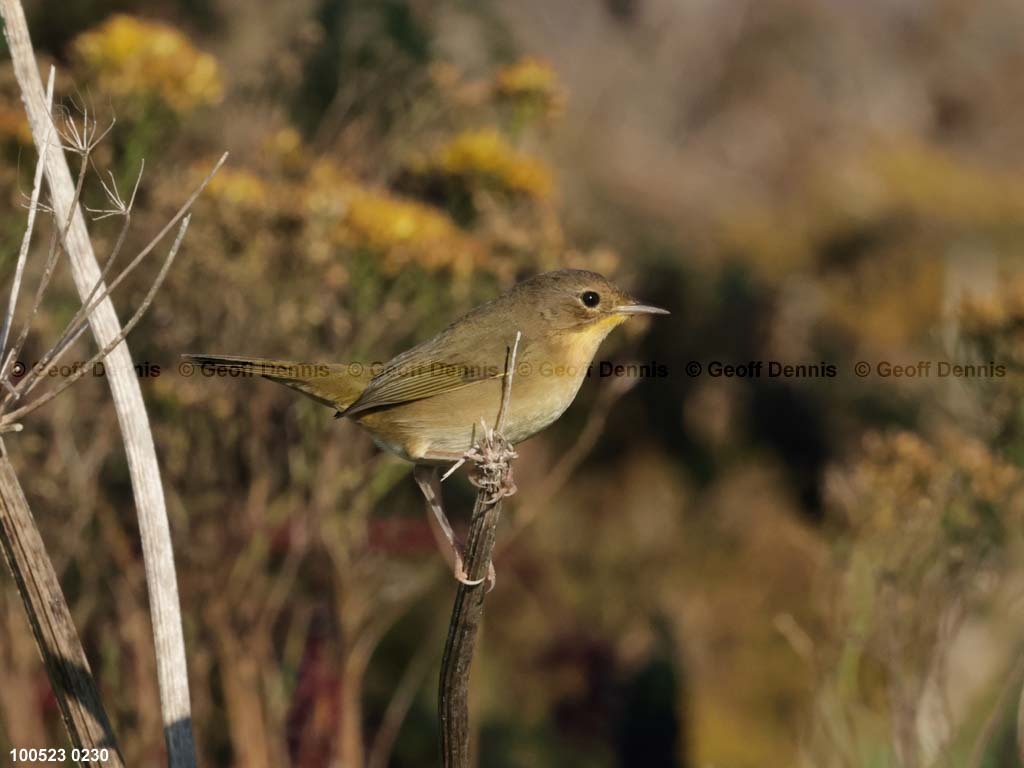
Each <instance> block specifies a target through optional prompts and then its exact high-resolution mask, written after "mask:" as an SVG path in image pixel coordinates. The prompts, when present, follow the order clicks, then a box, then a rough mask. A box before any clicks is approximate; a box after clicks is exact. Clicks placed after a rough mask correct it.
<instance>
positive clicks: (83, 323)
mask: <svg viewBox="0 0 1024 768" xmlns="http://www.w3.org/2000/svg"><path fill="white" fill-rule="evenodd" d="M227 157H228V153H227V152H225V153H224V154H223V155H221V157H220V159H219V160H218V161H217V163H216V164H215V165H214V167H213V169H212V170H211V171H210V172H209V173H208V174H207V175H206V178H205V179H203V181H202V183H200V185H199V186H198V187H196V189H195V190H193V192H192V194H191V195H190V196H189V198H188V200H186V201H185V203H184V204H183V205H182V206H181V207H180V208H179V209H178V211H177V212H176V213H175V214H174V216H173V217H171V220H170V221H169V222H168V223H167V224H166V225H165V226H164V228H163V229H161V230H160V232H158V233H157V235H156V236H155V237H154V238H153V239H152V240H150V242H149V243H148V244H147V245H146V247H145V248H143V249H142V250H141V251H139V253H138V254H136V256H135V258H134V259H132V260H131V261H130V262H129V263H128V265H127V266H125V268H124V269H123V270H121V272H120V273H118V275H117V277H115V278H114V279H113V280H112V281H111V282H110V284H109V285H107V286H106V288H105V290H103V291H102V292H101V294H100V295H99V296H96V297H95V298H94V299H93V300H92V301H91V302H89V301H88V299H87V300H86V301H83V303H82V307H81V308H80V309H79V310H78V311H77V312H76V313H75V315H74V317H72V319H71V321H70V322H69V323H68V326H67V328H66V329H65V331H64V332H63V333H62V334H61V339H60V341H59V342H58V343H57V345H56V346H55V347H54V350H56V351H54V352H53V353H52V354H51V355H49V356H46V357H44V359H43V360H42V361H40V364H39V365H38V366H35V367H34V368H33V370H32V373H31V376H26V377H25V378H24V379H22V380H21V381H20V382H18V384H17V386H16V387H15V391H16V393H17V394H18V395H24V394H27V392H29V391H31V390H32V389H33V388H34V387H35V385H36V384H37V383H38V382H39V381H41V380H42V379H43V378H45V377H46V376H47V374H48V373H49V371H50V369H51V368H52V367H53V365H56V363H57V362H59V360H60V358H61V356H63V354H64V352H65V351H66V350H67V348H68V347H70V346H71V344H73V343H74V342H75V340H77V339H78V337H79V336H81V335H82V333H83V332H84V331H85V329H86V327H88V320H89V316H90V315H91V314H92V312H93V311H94V310H95V309H96V307H98V306H99V305H100V304H101V303H103V302H104V301H106V300H107V297H108V296H109V295H110V294H111V293H112V292H113V291H114V289H115V288H117V287H118V286H119V285H120V284H121V283H122V282H123V281H124V279H125V278H126V277H128V275H130V274H131V273H132V272H133V271H134V270H135V268H136V267H137V266H138V265H139V264H140V263H142V260H143V259H145V258H146V256H148V255H149V254H150V253H152V251H153V249H154V248H155V247H156V246H157V245H158V244H159V243H160V241H161V240H163V238H164V237H165V236H166V235H167V233H168V232H170V231H171V228H172V227H173V226H174V225H175V224H176V223H178V222H179V221H180V220H181V218H182V217H183V216H184V215H185V214H186V213H187V212H188V211H189V210H190V209H191V207H192V205H193V204H194V203H195V201H196V199H198V197H199V195H200V194H201V193H202V191H203V190H204V189H206V186H207V185H208V184H209V183H210V181H211V180H212V179H213V177H214V175H215V174H216V173H217V171H218V170H220V167H221V166H222V165H224V161H225V160H227ZM132 197H133V200H134V194H133V196H132ZM114 255H116V252H115V253H114V254H111V258H110V259H108V261H107V264H106V265H105V266H104V270H103V272H102V273H101V274H100V278H99V279H98V280H97V281H96V284H95V285H94V286H93V289H92V290H91V291H90V292H89V296H92V295H93V294H94V293H95V291H96V288H98V287H99V286H102V285H103V276H104V275H105V274H106V272H107V270H108V269H109V268H110V265H111V264H112V263H113V256H114ZM76 323H77V326H76V325H75V324H76ZM0 412H2V408H0Z"/></svg>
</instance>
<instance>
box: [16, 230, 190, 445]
mask: <svg viewBox="0 0 1024 768" xmlns="http://www.w3.org/2000/svg"><path fill="white" fill-rule="evenodd" d="M190 220H191V217H189V216H186V217H185V219H184V220H183V221H182V222H181V226H180V227H179V228H178V236H177V237H176V238H175V239H174V244H173V245H172V246H171V250H170V252H169V253H168V254H167V258H166V259H165V260H164V264H163V266H162V267H161V268H160V272H159V273H158V274H157V276H156V279H155V280H153V283H152V285H150V287H149V290H148V291H147V292H146V297H145V298H144V299H143V300H142V303H141V304H140V305H139V308H138V309H136V310H135V314H134V315H132V317H131V319H130V320H129V321H128V322H127V323H125V326H124V328H123V329H122V330H121V332H120V333H119V334H118V335H117V337H116V338H114V339H113V340H111V342H110V343H109V344H107V346H105V347H104V348H103V349H101V350H100V351H99V352H97V353H96V354H95V355H93V356H92V357H91V358H89V360H88V362H86V363H85V365H83V366H82V367H81V368H79V369H77V370H76V371H75V372H74V373H73V374H71V375H70V376H68V377H67V378H65V379H64V381H62V382H61V383H60V384H58V385H57V386H56V387H54V388H53V389H52V390H50V391H49V392H47V393H46V394H44V395H40V396H39V397H38V398H37V399H35V400H33V401H32V402H31V403H29V404H28V405H23V406H22V407H21V408H18V409H16V410H14V411H11V412H10V413H7V414H4V416H3V418H2V419H0V431H2V430H3V428H4V427H7V426H9V425H10V424H11V423H12V422H15V421H17V420H18V419H20V418H21V417H23V416H26V415H28V414H30V413H32V412H33V411H35V410H36V409H38V408H42V407H43V406H44V405H46V404H47V403H48V402H50V401H51V400H53V398H55V397H56V396H57V395H59V394H60V393H61V392H63V391H64V390H66V389H67V388H68V387H70V386H71V385H72V384H74V383H75V382H76V381H78V380H79V379H80V378H82V376H84V375H85V374H86V372H88V371H91V370H92V367H93V366H94V365H95V364H96V363H98V362H99V361H100V360H102V359H103V358H105V357H106V356H107V355H109V354H110V352H111V350H113V349H114V347H116V346H117V345H118V344H120V343H121V342H122V341H123V340H124V338H125V337H126V336H127V335H128V334H129V333H131V332H132V329H133V328H135V326H136V325H138V323H139V320H141V319H142V316H143V315H144V314H146V310H147V309H149V305H150V304H152V303H153V297H154V296H156V292H157V291H158V290H159V289H160V286H161V285H163V282H164V279H165V278H166V277H167V271H168V270H169V269H170V268H171V264H173V263H174V257H175V256H177V255H178V249H179V248H180V247H181V241H182V240H183V239H184V238H185V231H186V230H187V229H188V223H189V221H190Z"/></svg>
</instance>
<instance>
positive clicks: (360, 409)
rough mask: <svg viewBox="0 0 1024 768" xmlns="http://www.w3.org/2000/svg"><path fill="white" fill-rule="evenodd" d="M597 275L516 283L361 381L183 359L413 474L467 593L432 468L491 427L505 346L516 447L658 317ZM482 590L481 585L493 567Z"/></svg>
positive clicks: (230, 361)
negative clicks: (620, 342)
mask: <svg viewBox="0 0 1024 768" xmlns="http://www.w3.org/2000/svg"><path fill="white" fill-rule="evenodd" d="M667 314H669V312H668V310H665V309H661V308H660V307H655V306H651V305H648V304H643V303H641V302H639V301H637V300H636V299H634V298H633V297H632V296H631V295H630V294H628V293H627V292H626V291H624V290H622V289H621V288H618V287H617V286H616V285H615V284H614V283H612V282H611V281H610V280H608V279H607V278H606V277H604V276H603V275H600V274H598V273H597V272H590V271H586V270H579V269H562V270H557V271H552V272H544V273H541V274H538V275H536V276H534V277H531V278H529V279H526V280H524V281H522V282H520V283H518V284H516V285H515V286H514V287H512V288H511V289H510V290H508V291H506V292H505V293H503V294H501V295H500V296H498V297H496V298H494V299H492V300H490V301H488V302H486V303H484V304H481V305H480V306H478V307H476V308H475V309H473V310H471V311H469V312H468V313H466V314H465V315H463V316H462V317H460V318H458V319H457V320H455V321H454V322H452V323H451V324H450V325H448V326H447V327H446V328H445V329H444V330H442V331H441V332H440V333H438V334H437V335H435V336H434V337H433V338H430V339H428V340H426V341H424V342H422V343H421V344H418V345H417V346H414V347H412V348H411V349H409V350H407V351H405V352H403V353H401V354H399V355H398V356H396V357H394V358H392V359H391V360H390V361H388V362H387V363H386V364H385V365H384V366H383V368H382V369H381V370H379V372H377V373H373V371H372V370H371V367H370V366H365V365H362V364H359V363H300V362H294V361H287V360H274V359H266V358H256V357H243V356H237V355H212V354H186V355H183V356H182V357H183V358H185V359H186V360H188V361H191V362H192V363H193V364H195V365H198V366H201V367H203V370H204V372H207V371H209V372H218V371H220V372H230V373H233V374H238V373H245V374H252V375H257V374H258V375H260V376H263V377H264V378H266V379H269V380H271V381H274V382H276V383H278V384H283V385H284V386H286V387H290V388H291V389H293V390H296V391H298V392H300V393H302V394H303V395H306V396H307V397H310V398H312V399H313V400H316V401H317V402H319V403H322V404H324V405H326V406H329V407H331V408H333V409H335V411H336V413H335V416H336V417H337V418H346V419H349V420H351V421H354V422H355V423H356V424H358V425H359V426H360V427H362V428H363V429H364V430H366V431H367V432H368V433H369V435H370V437H371V438H372V439H373V441H374V443H376V445H377V446H378V447H379V448H381V449H383V450H386V451H390V452H391V453H393V454H395V455H396V456H398V457H400V458H402V459H404V460H405V461H408V462H410V463H412V464H413V476H414V478H415V480H416V483H417V485H418V486H419V488H420V491H421V493H422V494H423V496H424V498H425V500H426V503H427V508H428V520H429V521H430V522H431V526H432V530H433V531H434V533H435V535H436V536H437V537H438V542H439V544H440V545H441V551H442V554H444V556H445V559H446V560H447V562H448V564H449V566H450V567H451V569H452V571H453V573H454V575H455V578H456V579H458V580H459V581H460V582H462V583H464V584H470V585H475V584H479V583H480V582H481V581H482V580H470V579H469V578H468V576H467V573H466V570H465V567H464V565H463V560H462V555H461V551H460V545H459V543H458V541H457V540H456V537H455V534H454V532H453V530H452V527H451V524H450V523H449V521H448V517H447V515H446V513H445V511H444V504H443V501H442V495H441V477H440V475H439V469H440V468H442V467H453V466H455V465H457V464H459V463H461V462H462V461H463V460H464V457H465V456H466V454H467V452H469V451H470V449H471V448H473V445H474V442H475V439H476V435H477V430H478V428H479V425H480V423H481V420H483V421H484V422H485V423H488V424H493V423H494V422H495V419H496V417H497V414H498V412H499V410H500V408H501V405H502V399H503V380H504V378H505V376H506V375H507V371H506V368H507V362H508V359H509V354H510V350H511V349H512V346H513V344H515V345H516V354H515V367H514V368H513V369H512V371H511V374H512V381H513V382H514V384H513V386H512V387H511V391H510V392H509V399H508V404H507V410H506V412H505V421H504V429H503V437H504V438H505V439H506V440H507V441H508V442H509V443H510V444H511V445H518V444H519V443H521V442H523V441H524V440H526V439H527V438H530V437H532V436H533V435H535V434H537V433H538V432H540V431H541V430H543V429H545V428H546V427H548V426H550V425H551V424H552V423H553V422H554V421H555V420H557V419H558V418H559V417H560V416H561V415H562V414H563V413H564V412H565V410H566V409H567V408H568V407H569V406H570V405H571V404H572V402H573V400H574V399H575V397H576V394H577V392H579V389H580V386H581V385H582V384H583V381H584V379H585V378H586V376H587V373H588V370H589V369H590V366H591V363H592V362H593V359H594V356H595V355H596V353H597V350H598V347H599V346H600V344H601V342H602V341H604V339H605V338H606V337H607V336H608V334H609V333H611V331H612V330H614V329H615V328H616V327H617V326H619V325H621V324H622V323H623V322H625V321H626V320H628V319H629V318H631V317H636V316H640V315H667ZM487 580H488V581H489V582H490V585H491V586H492V587H493V583H494V572H493V566H492V568H491V570H490V571H489V575H488V577H487Z"/></svg>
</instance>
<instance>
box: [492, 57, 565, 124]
mask: <svg viewBox="0 0 1024 768" xmlns="http://www.w3.org/2000/svg"><path fill="white" fill-rule="evenodd" d="M494 92H495V94H496V95H497V96H498V98H499V99H503V100H507V101H514V102H521V103H525V104H528V105H536V106H540V107H542V108H544V110H545V111H547V112H548V113H549V114H550V113H555V112H558V111H560V110H561V108H562V105H563V103H564V94H563V92H562V88H561V86H560V85H559V82H558V76H557V75H556V74H555V70H553V69H552V68H551V65H549V64H548V63H547V62H545V61H542V60H540V59H536V58H533V57H531V56H527V57H525V58H523V59H520V60H519V61H517V62H516V63H515V64H510V65H509V66H507V67H502V68H501V69H500V70H498V74H497V76H496V77H495V79H494Z"/></svg>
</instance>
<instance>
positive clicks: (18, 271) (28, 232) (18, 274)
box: [0, 67, 56, 358]
mask: <svg viewBox="0 0 1024 768" xmlns="http://www.w3.org/2000/svg"><path fill="white" fill-rule="evenodd" d="M55 75H56V71H55V70H54V68H53V67H50V76H49V78H48V79H47V81H46V103H47V104H48V105H52V104H53V81H54V79H55ZM49 149H50V135H49V133H47V135H46V136H44V137H43V148H42V149H41V150H40V152H39V159H38V160H37V161H36V172H35V175H34V176H33V178H32V195H31V196H30V197H29V205H28V221H27V222H26V224H25V236H24V237H23V238H22V239H21V249H20V250H19V251H18V262H17V264H16V266H15V267H14V281H13V282H12V283H11V298H10V299H9V300H8V302H7V314H6V315H4V325H3V328H2V329H0V358H2V357H3V351H4V350H5V349H6V348H7V336H8V334H9V333H10V332H11V323H12V322H14V308H15V306H17V304H18V293H19V292H20V291H21V278H22V275H23V274H24V273H25V262H26V261H27V260H28V248H29V245H30V244H31V243H32V230H33V229H34V228H35V224H36V213H37V212H38V210H39V193H40V191H41V190H42V188H43V169H44V168H45V167H46V153H47V152H48V151H49Z"/></svg>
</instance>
